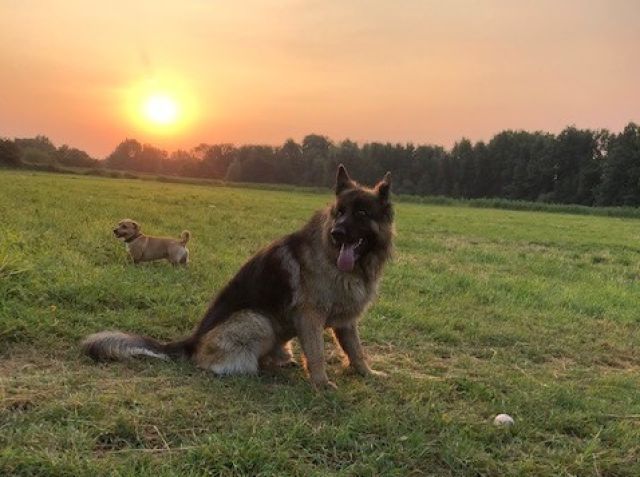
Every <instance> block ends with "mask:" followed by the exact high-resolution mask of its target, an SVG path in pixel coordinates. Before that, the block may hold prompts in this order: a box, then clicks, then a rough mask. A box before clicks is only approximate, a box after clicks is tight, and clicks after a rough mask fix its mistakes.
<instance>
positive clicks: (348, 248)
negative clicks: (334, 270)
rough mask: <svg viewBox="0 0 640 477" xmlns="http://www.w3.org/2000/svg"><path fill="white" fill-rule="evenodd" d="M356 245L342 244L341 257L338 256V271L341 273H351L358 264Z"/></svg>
mask: <svg viewBox="0 0 640 477" xmlns="http://www.w3.org/2000/svg"><path fill="white" fill-rule="evenodd" d="M355 248H356V246H355V244H351V245H347V244H344V243H343V244H342V247H341V248H340V255H338V262H337V265H338V270H340V271H341V272H350V271H351V270H353V267H354V265H355V263H356V254H355V252H354V249H355Z"/></svg>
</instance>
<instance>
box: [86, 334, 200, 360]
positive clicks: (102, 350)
mask: <svg viewBox="0 0 640 477" xmlns="http://www.w3.org/2000/svg"><path fill="white" fill-rule="evenodd" d="M190 343H191V340H190V338H186V339H184V340H181V341H172V342H170V343H161V342H160V341H157V340H155V339H153V338H149V337H148V336H140V335H135V334H128V333H123V332H121V331H101V332H99V333H94V334H92V335H89V336H87V337H86V338H85V339H84V340H83V341H82V343H81V345H80V346H81V347H82V351H83V352H84V353H85V354H86V355H88V356H90V357H91V358H93V359H94V360H96V361H114V360H124V359H127V358H131V357H134V356H150V357H152V358H158V359H163V360H168V359H177V358H187V357H189V356H190V354H191V346H190Z"/></svg>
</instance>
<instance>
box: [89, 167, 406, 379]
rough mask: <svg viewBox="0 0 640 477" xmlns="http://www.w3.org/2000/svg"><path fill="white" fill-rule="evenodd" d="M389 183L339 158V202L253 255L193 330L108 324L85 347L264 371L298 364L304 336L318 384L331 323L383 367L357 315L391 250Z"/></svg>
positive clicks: (360, 355) (227, 370)
mask: <svg viewBox="0 0 640 477" xmlns="http://www.w3.org/2000/svg"><path fill="white" fill-rule="evenodd" d="M390 185H391V175H390V173H387V174H386V175H385V176H384V178H383V179H382V180H381V181H380V182H378V184H376V186H375V187H373V188H366V187H363V186H361V185H359V184H357V183H356V182H354V181H352V180H351V178H350V177H349V175H348V173H347V171H346V169H345V168H344V166H342V165H340V166H339V167H338V172H337V178H336V186H335V193H336V199H335V202H334V203H333V204H331V205H329V206H327V208H326V209H325V210H322V211H318V212H316V213H315V214H314V215H313V216H312V217H311V219H310V220H309V222H308V223H307V224H306V225H305V226H304V227H302V229H300V230H298V231H297V232H294V233H292V234H290V235H287V236H285V237H283V238H281V239H280V240H277V241H275V242H273V243H272V244H271V245H269V246H268V247H266V248H265V249H263V250H261V251H259V252H258V253H257V254H255V255H254V256H253V257H252V258H251V259H249V261H248V262H246V263H245V264H244V266H243V267H242V268H241V269H240V271H239V272H238V273H237V274H236V275H235V277H233V278H232V279H231V281H230V282H229V283H228V284H227V285H226V287H224V288H223V289H222V291H220V293H219V294H218V295H217V296H216V297H215V299H214V300H213V301H212V303H211V305H210V306H209V308H208V310H207V312H206V313H205V315H204V317H203V318H202V320H201V321H200V323H199V325H198V326H197V327H196V329H195V331H194V332H193V334H192V335H191V336H188V337H187V338H184V339H182V340H179V341H174V342H170V343H161V342H159V341H156V340H155V339H153V338H149V337H145V336H139V335H133V334H126V333H122V332H118V331H103V332H100V333H96V334H93V335H90V336H88V337H87V338H86V339H85V340H84V341H83V343H82V348H83V350H84V352H85V353H86V354H88V355H89V356H91V357H92V358H94V359H96V360H110V359H124V358H128V357H131V356H137V355H146V356H152V357H155V358H160V359H170V358H187V359H190V360H192V361H193V362H195V364H196V365H197V366H199V367H200V368H203V369H207V370H210V371H212V372H213V373H215V374H217V375H234V374H256V373H257V372H258V371H259V370H260V369H264V368H273V367H276V366H283V365H287V364H291V363H293V361H292V355H291V351H290V346H289V341H290V340H292V339H293V338H294V337H297V338H298V340H299V342H300V345H301V347H302V352H303V354H304V358H305V365H306V369H307V371H308V374H309V376H310V379H311V383H312V384H313V386H314V387H315V388H316V389H323V388H335V384H333V383H332V382H331V381H329V378H328V377H327V373H326V369H325V360H324V340H323V331H324V329H325V328H331V330H332V331H333V333H334V336H335V339H336V341H337V342H338V343H339V344H340V346H341V347H342V349H343V350H344V352H345V353H346V355H347V357H348V360H349V364H350V366H351V367H352V368H353V369H354V370H355V371H357V372H358V373H359V374H361V375H365V376H366V375H371V374H382V373H377V372H375V371H373V370H372V369H371V368H370V367H369V365H368V364H367V362H366V361H365V355H364V352H363V349H362V345H361V343H360V338H359V337H358V330H357V321H358V317H359V316H360V315H361V314H362V313H363V311H364V310H365V309H366V308H367V306H368V305H369V304H370V303H371V301H372V300H373V298H374V297H375V294H376V289H377V285H378V281H379V280H380V276H381V272H382V268H383V266H384V264H385V262H386V261H387V259H388V258H389V256H390V254H391V249H392V238H393V235H394V229H393V208H392V205H391V203H390V200H389V192H390V191H389V189H390Z"/></svg>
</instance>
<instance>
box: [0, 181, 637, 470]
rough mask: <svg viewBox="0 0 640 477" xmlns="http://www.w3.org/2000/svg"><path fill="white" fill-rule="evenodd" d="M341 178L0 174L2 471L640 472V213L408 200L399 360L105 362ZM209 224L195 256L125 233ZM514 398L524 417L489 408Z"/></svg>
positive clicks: (400, 251) (400, 241) (510, 404)
mask: <svg viewBox="0 0 640 477" xmlns="http://www.w3.org/2000/svg"><path fill="white" fill-rule="evenodd" d="M330 199H331V197H330V195H329V194H326V195H322V194H312V193H303V192H293V191H269V190H255V189H241V188H225V187H206V186H197V185H187V184H163V183H158V182H142V181H136V180H113V179H104V178H98V177H83V176H62V175H53V174H40V173H38V174H33V173H24V172H22V173H20V172H6V171H4V172H0V475H25V476H33V475H70V476H83V475H88V476H92V477H95V476H98V475H152V476H154V477H159V476H165V475H166V476H169V475H194V476H195V475H300V476H312V475H334V474H336V475H354V476H355V475H357V476H361V475H397V476H406V475H437V476H446V475H469V476H476V475H487V476H492V475H513V476H519V475H580V476H585V475H594V476H614V475H619V476H638V475H640V332H639V331H638V330H639V328H640V306H639V303H640V221H638V220H637V219H623V218H608V217H594V216H579V215H566V214H558V213H555V214H549V213H541V212H515V211H504V210H492V209H473V208H468V207H452V206H445V207H441V206H434V205H421V204H411V203H400V204H398V205H397V209H396V210H397V233H398V235H397V241H396V246H397V251H396V258H395V260H394V262H393V263H392V264H391V265H390V266H389V267H388V269H387V272H386V275H385V278H384V281H383V285H382V287H381V293H380V298H379V300H378V302H377V304H376V305H375V306H374V307H373V308H372V309H371V310H370V311H369V312H368V313H367V315H366V316H365V317H364V318H363V320H362V324H361V334H362V336H363V340H364V341H365V346H366V349H367V350H368V352H369V355H370V358H371V361H372V362H373V365H374V367H375V368H377V369H380V370H383V371H386V372H387V373H388V374H389V377H387V378H386V379H372V380H363V379H361V378H359V377H356V376H353V375H350V374H349V373H347V372H345V371H344V370H343V368H342V365H341V357H340V355H339V354H338V353H337V352H336V351H335V349H334V347H333V344H332V342H331V341H330V340H329V339H327V347H326V349H327V359H328V361H329V375H330V378H331V379H333V380H334V381H335V382H336V383H337V384H338V386H339V389H338V390H337V391H335V392H330V393H326V394H320V395H318V394H315V393H314V392H313V391H312V390H311V387H310V386H309V384H308V382H307V380H306V378H305V377H304V375H303V373H302V371H301V370H299V369H293V370H286V371H282V372H281V373H278V374H275V375H265V376H260V377H258V378H225V379H216V378H212V377H211V376H209V375H207V374H206V373H205V372H202V371H200V370H197V369H195V368H194V367H192V366H190V365H189V364H188V363H180V362H178V363H165V362H158V361H152V360H137V361H132V362H128V363H113V364H108V365H96V364H94V363H92V362H91V361H90V360H88V359H86V358H84V357H82V356H81V355H80V354H79V352H78V347H77V343H78V341H79V340H80V339H81V338H82V337H83V336H84V335H86V334H88V333H91V332H94V331H98V330H102V329H114V328H118V329H123V330H130V331H135V332H141V333H146V334H150V335H152V336H155V337H158V338H162V339H171V338H175V337H178V336H180V335H184V334H186V333H188V332H189V331H190V329H191V328H192V327H193V325H194V324H195V323H196V322H197V321H198V320H199V318H200V315H201V313H203V311H204V309H205V307H206V304H207V302H208V300H210V298H211V297H212V296H213V294H214V293H215V291H216V290H218V289H220V287H221V286H222V285H223V284H224V283H225V282H226V281H227V280H228V279H229V278H230V277H231V276H232V274H233V273H234V272H235V270H236V269H237V268H238V267H239V265H240V264H241V263H242V262H243V261H244V260H246V259H247V258H248V257H249V256H250V255H251V254H252V253H253V252H254V251H256V250H257V249H258V248H259V247H261V246H262V245H265V244H266V243H268V242H269V241H270V240H272V239H274V238H276V237H278V236H280V235H282V234H284V233H287V232H289V231H291V230H293V229H295V228H297V227H298V226H300V225H301V224H302V223H303V222H304V221H305V220H306V218H307V217H308V216H309V215H310V214H311V212H312V211H313V210H315V209H317V208H319V207H321V206H323V205H324V204H326V203H327V202H328V201H329V200H330ZM124 217H132V218H135V219H137V220H139V221H140V222H141V223H142V224H143V225H144V227H145V230H146V231H147V232H148V233H152V234H158V235H160V234H162V235H173V236H177V235H178V234H179V233H180V231H181V230H182V229H183V228H187V227H188V228H189V229H190V230H191V232H192V233H193V239H192V242H191V243H190V250H191V258H192V263H191V265H190V267H189V268H188V269H182V268H172V267H170V266H169V265H168V264H166V263H154V264H146V265H143V266H140V267H133V266H131V265H129V264H128V262H127V260H126V257H125V250H124V248H123V246H122V245H121V244H120V243H118V242H117V241H116V240H115V239H114V238H113V237H112V235H111V229H112V228H113V224H114V222H115V221H117V220H118V219H120V218H124ZM500 412H507V413H509V414H511V415H512V416H513V417H514V418H515V421H516V424H515V426H514V427H513V428H511V429H499V428H495V427H494V426H493V425H492V424H491V420H492V418H493V416H494V415H495V414H497V413H500Z"/></svg>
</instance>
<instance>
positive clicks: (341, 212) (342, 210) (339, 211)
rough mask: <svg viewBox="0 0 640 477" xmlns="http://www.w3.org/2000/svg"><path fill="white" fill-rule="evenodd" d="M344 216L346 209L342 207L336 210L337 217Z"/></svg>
mask: <svg viewBox="0 0 640 477" xmlns="http://www.w3.org/2000/svg"><path fill="white" fill-rule="evenodd" d="M342 215H344V208H342V207H340V208H338V209H336V217H340V216H342Z"/></svg>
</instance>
